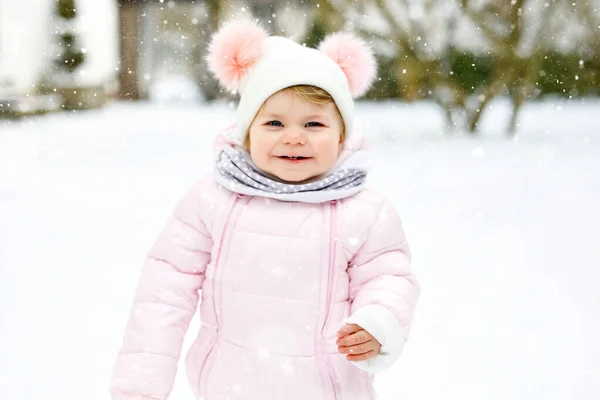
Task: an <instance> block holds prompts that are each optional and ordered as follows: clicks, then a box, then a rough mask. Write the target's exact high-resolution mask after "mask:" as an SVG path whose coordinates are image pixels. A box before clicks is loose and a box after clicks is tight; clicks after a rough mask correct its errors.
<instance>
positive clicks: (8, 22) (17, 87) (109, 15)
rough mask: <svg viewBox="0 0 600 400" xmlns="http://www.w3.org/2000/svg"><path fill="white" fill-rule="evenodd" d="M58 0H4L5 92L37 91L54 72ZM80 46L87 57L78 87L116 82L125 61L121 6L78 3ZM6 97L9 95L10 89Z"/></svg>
mask: <svg viewBox="0 0 600 400" xmlns="http://www.w3.org/2000/svg"><path fill="white" fill-rule="evenodd" d="M54 4H55V1H54V0H0V90H2V86H3V82H4V84H5V85H6V82H7V81H9V82H11V83H12V85H11V88H10V89H9V91H11V92H14V93H17V94H26V93H30V92H31V91H33V89H34V87H35V85H36V82H37V81H38V79H39V77H40V74H42V72H43V71H44V70H45V69H47V68H48V67H49V66H50V67H51V63H52V59H54V58H55V56H56V54H53V52H55V51H56V47H54V46H53V44H54V43H55V42H56V39H57V38H56V35H55V33H54V32H55V29H56V28H55V25H54V24H55V21H56V19H55V17H54V15H53V14H54ZM76 6H77V11H78V22H77V28H78V32H79V43H80V45H81V47H83V48H85V49H86V51H87V54H86V60H85V63H84V64H83V65H82V66H81V68H80V70H79V76H78V77H77V79H78V82H79V83H81V84H83V85H88V84H89V85H96V84H103V83H107V82H112V81H114V79H115V77H116V74H117V70H116V68H117V65H118V60H119V41H118V38H119V32H118V18H119V17H118V6H117V4H116V0H76ZM5 91H6V89H5Z"/></svg>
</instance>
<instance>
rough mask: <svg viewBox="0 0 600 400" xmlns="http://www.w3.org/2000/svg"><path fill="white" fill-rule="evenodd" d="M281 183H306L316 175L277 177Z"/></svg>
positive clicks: (283, 175) (282, 175)
mask: <svg viewBox="0 0 600 400" xmlns="http://www.w3.org/2000/svg"><path fill="white" fill-rule="evenodd" d="M276 176H277V178H279V179H280V180H281V181H283V182H286V183H293V184H299V183H303V182H306V181H309V180H311V179H313V178H314V177H315V175H307V174H281V175H276Z"/></svg>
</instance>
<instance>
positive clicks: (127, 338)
mask: <svg viewBox="0 0 600 400" xmlns="http://www.w3.org/2000/svg"><path fill="white" fill-rule="evenodd" d="M197 199H198V188H197V187H195V188H193V189H191V190H190V191H189V192H188V193H187V194H186V195H185V196H184V197H183V199H182V200H181V201H180V202H179V203H178V205H177V206H176V208H175V210H174V212H173V214H172V215H171V217H170V218H169V220H168V222H167V225H166V227H165V228H164V230H163V231H162V232H161V234H160V235H159V237H158V239H157V241H156V243H155V244H154V246H153V247H152V248H151V250H150V252H149V253H148V256H147V258H146V261H145V263H144V266H143V269H142V273H141V277H140V279H139V283H138V287H137V290H136V293H135V297H134V303H133V307H132V309H131V313H130V317H129V321H128V323H127V326H126V328H125V334H124V338H123V344H122V348H121V350H120V352H119V354H118V356H117V361H116V365H115V368H114V371H113V375H112V380H111V384H110V392H111V395H112V399H113V400H134V399H135V400H149V399H160V400H164V399H166V398H167V397H168V396H169V394H170V392H171V390H172V386H173V382H174V379H175V373H176V370H177V362H178V359H179V357H180V353H181V347H182V344H183V339H184V336H185V333H186V330H187V328H188V325H189V323H190V321H191V319H192V317H193V315H194V313H195V312H196V309H197V306H198V300H199V293H198V292H199V290H200V288H201V287H202V283H203V281H204V271H205V269H206V265H207V264H208V263H209V259H210V248H211V245H212V240H211V238H210V235H209V233H208V231H207V229H206V227H205V226H204V224H203V222H202V221H201V220H200V218H199V217H198V209H197V208H198V201H197Z"/></svg>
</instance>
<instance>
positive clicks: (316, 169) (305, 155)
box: [248, 90, 343, 183]
mask: <svg viewBox="0 0 600 400" xmlns="http://www.w3.org/2000/svg"><path fill="white" fill-rule="evenodd" d="M342 128H343V121H342V118H341V116H340V115H339V113H338V111H337V109H336V107H335V104H334V103H333V102H330V103H327V104H324V105H318V104H314V103H311V102H310V101H308V100H305V99H303V98H301V97H299V96H298V95H296V94H294V93H293V92H291V91H289V90H282V91H280V92H277V93H275V94H274V95H272V96H271V97H269V98H268V99H267V101H266V102H265V103H264V104H263V107H262V108H261V110H260V111H259V112H258V114H257V115H256V117H255V118H254V121H253V122H252V125H250V129H249V133H248V134H249V135H250V155H251V156H252V161H254V164H256V166H257V167H258V168H260V169H261V170H263V171H264V172H266V173H268V174H271V175H274V176H276V177H277V178H279V179H281V180H282V181H285V182H293V183H301V182H304V181H307V180H310V179H312V178H314V177H317V176H319V175H322V174H323V173H325V172H326V171H327V170H329V169H330V168H331V167H332V166H333V165H334V164H335V162H336V160H337V158H338V155H339V153H340V150H341V148H342V144H341V132H342Z"/></svg>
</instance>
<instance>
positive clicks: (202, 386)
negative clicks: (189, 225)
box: [198, 195, 243, 397]
mask: <svg viewBox="0 0 600 400" xmlns="http://www.w3.org/2000/svg"><path fill="white" fill-rule="evenodd" d="M242 197H243V196H240V195H237V196H236V198H235V200H234V202H233V204H232V206H231V209H230V210H229V213H228V214H227V219H225V226H224V228H223V233H222V234H221V240H220V242H219V251H218V252H217V257H216V260H215V267H214V271H213V282H212V284H213V287H212V298H213V308H214V311H215V320H216V322H217V331H216V333H215V336H214V338H213V339H212V340H211V343H210V347H209V349H208V352H207V354H206V357H205V359H204V362H203V363H202V365H201V366H200V371H199V373H200V377H199V379H198V393H199V394H200V397H202V395H203V392H204V391H206V385H205V384H204V379H202V378H203V377H204V378H206V377H207V376H208V370H209V368H210V365H211V362H212V359H211V356H212V355H213V354H212V353H213V350H214V348H215V344H216V341H217V337H218V335H219V330H220V329H221V321H220V320H219V313H218V312H217V300H216V293H217V282H216V280H217V273H216V271H217V270H219V262H220V261H221V254H222V252H223V245H224V243H225V236H227V233H228V228H229V223H230V221H231V217H232V216H233V212H234V211H235V209H236V206H237V205H238V203H239V202H240V201H241V199H242ZM219 306H220V304H219ZM203 389H204V390H203Z"/></svg>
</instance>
